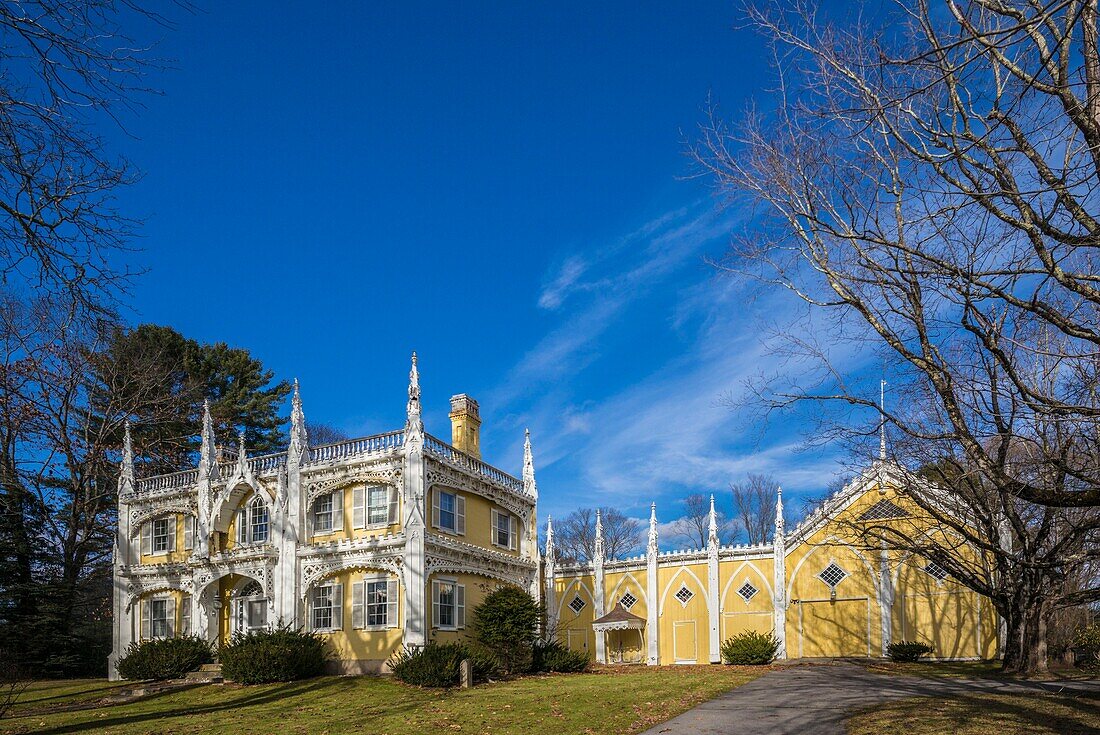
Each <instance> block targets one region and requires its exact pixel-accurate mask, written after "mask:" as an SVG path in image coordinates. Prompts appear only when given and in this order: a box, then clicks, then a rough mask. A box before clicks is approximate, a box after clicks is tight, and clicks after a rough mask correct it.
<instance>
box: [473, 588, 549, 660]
mask: <svg viewBox="0 0 1100 735" xmlns="http://www.w3.org/2000/svg"><path fill="white" fill-rule="evenodd" d="M541 617H542V612H541V610H540V609H539V605H538V603H537V602H535V598H533V597H531V595H529V594H528V593H527V592H525V591H523V590H521V589H519V588H518V587H511V586H507V587H500V588H498V589H496V590H493V591H492V592H490V593H489V594H488V595H486V597H485V600H484V601H483V602H482V603H481V604H480V605H478V606H477V607H476V608H474V611H473V620H472V626H471V627H472V628H473V632H474V639H475V640H476V641H477V642H478V643H480V644H481V645H482V646H484V647H485V649H486V650H488V651H490V652H491V653H492V654H493V655H494V656H496V658H497V661H499V662H500V667H501V669H502V670H503V672H504V673H505V674H518V673H522V672H524V671H527V670H529V669H530V668H531V647H532V645H533V644H534V642H535V639H536V638H537V637H538V628H539V621H540V619H541Z"/></svg>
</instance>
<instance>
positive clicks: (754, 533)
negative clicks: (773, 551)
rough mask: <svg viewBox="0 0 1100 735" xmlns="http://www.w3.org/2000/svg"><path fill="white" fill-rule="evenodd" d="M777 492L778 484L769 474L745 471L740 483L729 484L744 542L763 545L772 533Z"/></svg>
mask: <svg viewBox="0 0 1100 735" xmlns="http://www.w3.org/2000/svg"><path fill="white" fill-rule="evenodd" d="M778 491H779V483H778V482H777V481H776V479H775V478H774V477H772V476H771V475H757V474H753V473H749V475H748V476H747V477H746V478H745V479H744V480H743V481H742V482H738V483H734V484H731V485H730V492H731V493H732V494H733V508H734V511H735V512H736V513H737V517H738V519H739V520H740V521H741V527H742V528H743V529H744V532H745V540H746V542H748V543H750V544H763V543H766V542H767V540H768V538H769V537H770V536H771V535H772V532H773V531H774V529H775V501H776V494H777V492H778Z"/></svg>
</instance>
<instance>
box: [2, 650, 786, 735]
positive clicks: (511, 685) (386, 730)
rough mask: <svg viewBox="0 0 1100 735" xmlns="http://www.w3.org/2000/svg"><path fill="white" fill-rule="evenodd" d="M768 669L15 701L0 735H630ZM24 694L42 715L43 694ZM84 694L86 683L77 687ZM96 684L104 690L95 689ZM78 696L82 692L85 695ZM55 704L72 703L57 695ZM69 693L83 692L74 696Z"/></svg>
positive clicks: (328, 683)
mask: <svg viewBox="0 0 1100 735" xmlns="http://www.w3.org/2000/svg"><path fill="white" fill-rule="evenodd" d="M767 670H768V667H733V666H678V667H649V666H646V667H630V668H619V669H616V668H601V669H597V670H595V671H593V672H591V673H585V674H565V675H562V674H556V675H547V676H533V677H527V678H523V679H517V680H514V681H508V682H501V683H497V684H485V685H481V686H478V687H475V688H474V689H467V690H452V691H440V690H430V689H417V688H414V687H409V686H405V685H403V684H401V683H400V682H397V681H394V680H393V679H390V678H383V677H344V678H341V677H322V678H319V679H311V680H307V681H300V682H295V683H292V684H271V685H260V686H251V687H245V686H238V685H232V684H226V685H214V686H203V687H197V688H195V689H189V690H185V691H178V692H170V693H164V694H159V695H153V696H152V697H150V698H148V699H144V700H141V701H137V702H132V703H130V704H125V705H115V706H102V707H92V708H88V709H82V710H79V711H67V712H51V711H49V710H48V709H32V707H33V706H34V702H33V701H27V702H24V704H23V705H21V707H22V709H21V710H20V712H19V713H17V716H16V717H14V718H12V719H5V720H2V721H0V733H3V735H14V734H22V733H31V732H33V733H40V734H42V735H50V734H53V735H61V734H62V733H66V734H67V733H103V734H104V735H107V734H110V735H124V734H125V735H132V734H135V733H172V734H173V735H186V734H188V733H195V734H196V735H198V734H199V733H203V734H205V733H211V734H212V735H213V734H217V733H223V734H225V735H230V734H232V735H247V734H250V733H256V734H257V735H258V734H260V733H262V734H263V735H267V734H268V733H271V732H276V731H277V732H279V733H280V735H310V734H311V733H318V734H321V733H325V734H328V735H337V734H338V733H361V732H363V728H364V727H365V726H366V723H369V728H368V729H369V730H370V731H371V733H374V734H375V735H412V734H413V733H424V732H431V733H438V734H442V733H492V734H493V735H557V734H558V733H590V734H592V735H605V734H606V735H612V734H615V735H619V734H620V733H637V732H641V731H642V730H645V729H646V728H648V727H649V726H651V725H654V724H656V723H659V722H664V721H665V720H667V719H669V718H671V717H673V716H675V715H677V714H679V713H681V712H683V711H685V710H687V709H690V708H691V707H693V706H695V705H696V704H698V703H700V702H703V701H705V700H707V699H711V698H713V697H715V696H717V695H718V694H720V693H722V692H724V691H727V690H729V689H732V688H733V687H736V686H739V685H741V684H744V683H746V682H748V681H751V680H752V679H754V678H756V677H757V676H760V675H762V674H764V673H765V672H766V671H767ZM68 684H70V683H69V682H56V683H53V684H46V683H42V684H40V685H37V686H36V688H35V689H34V690H33V692H34V694H32V696H35V697H39V699H37V700H34V701H37V702H38V703H39V706H40V707H44V706H45V705H47V704H48V703H50V702H51V701H54V700H50V699H49V696H50V695H49V694H48V692H49V690H50V689H51V687H57V688H58V689H64V688H65V687H66V686H67V685H68ZM85 684H86V685H87V689H91V688H92V687H93V686H95V685H93V684H90V683H87V682H86V683H85ZM99 685H100V686H103V687H107V686H109V685H107V683H106V682H100V684H99ZM87 689H86V690H85V691H84V694H88V691H87ZM58 696H60V697H64V696H70V697H71V696H73V694H72V692H70V693H69V694H59V695H58ZM76 696H83V695H82V694H78V695H76Z"/></svg>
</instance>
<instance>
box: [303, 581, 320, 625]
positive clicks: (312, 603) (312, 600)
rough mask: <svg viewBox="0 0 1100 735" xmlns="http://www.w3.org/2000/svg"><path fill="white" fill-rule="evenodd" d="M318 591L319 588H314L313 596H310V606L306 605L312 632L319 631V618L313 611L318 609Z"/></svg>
mask: <svg viewBox="0 0 1100 735" xmlns="http://www.w3.org/2000/svg"><path fill="white" fill-rule="evenodd" d="M318 590H319V588H318V587H314V588H313V594H311V595H310V596H309V604H308V605H306V615H307V616H308V622H309V629H310V630H317V624H316V623H317V616H316V615H314V614H313V611H314V610H315V609H316V608H317V594H318Z"/></svg>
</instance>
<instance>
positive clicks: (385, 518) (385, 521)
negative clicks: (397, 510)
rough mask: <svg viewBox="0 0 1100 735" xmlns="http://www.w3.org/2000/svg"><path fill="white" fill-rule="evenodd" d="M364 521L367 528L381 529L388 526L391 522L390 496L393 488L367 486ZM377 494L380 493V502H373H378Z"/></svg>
mask: <svg viewBox="0 0 1100 735" xmlns="http://www.w3.org/2000/svg"><path fill="white" fill-rule="evenodd" d="M365 492H366V498H367V503H366V520H367V528H381V527H383V526H388V525H390V523H391V522H392V521H391V520H390V496H391V495H392V493H393V488H391V487H387V486H386V485H368V486H367V488H366V491H365ZM377 493H381V495H382V497H381V502H380V503H379V502H375V501H377V500H378V497H377Z"/></svg>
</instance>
